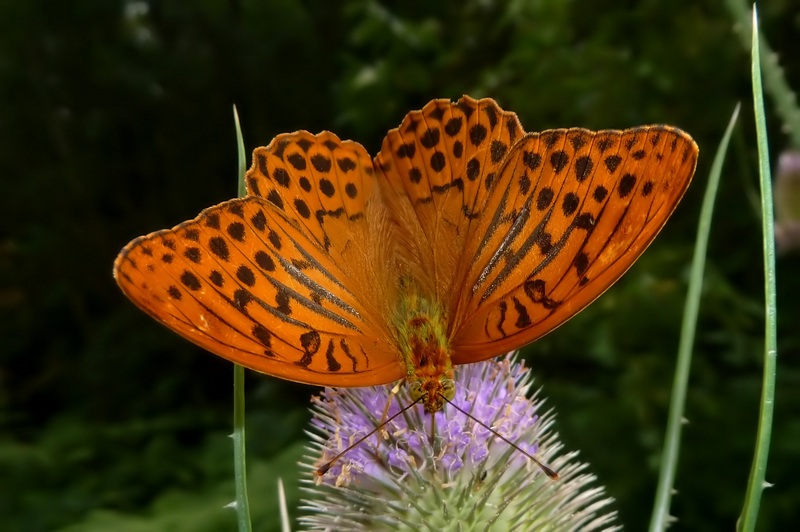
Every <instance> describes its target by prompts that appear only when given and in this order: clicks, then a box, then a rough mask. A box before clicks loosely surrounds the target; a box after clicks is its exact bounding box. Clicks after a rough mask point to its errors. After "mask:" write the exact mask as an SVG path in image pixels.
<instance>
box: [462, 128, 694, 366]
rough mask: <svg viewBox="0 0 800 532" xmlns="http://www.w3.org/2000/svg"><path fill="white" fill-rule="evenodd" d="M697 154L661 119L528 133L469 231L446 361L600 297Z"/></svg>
mask: <svg viewBox="0 0 800 532" xmlns="http://www.w3.org/2000/svg"><path fill="white" fill-rule="evenodd" d="M696 159H697V146H696V145H695V144H694V142H693V141H692V140H691V138H689V137H688V136H687V135H686V134H684V133H683V132H681V131H679V130H677V129H674V128H670V127H666V126H651V127H644V128H636V129H631V130H626V131H600V132H592V131H588V130H585V129H569V130H552V131H546V132H543V133H533V134H529V135H527V136H525V137H524V138H523V139H522V140H521V141H520V142H519V143H518V144H517V145H515V146H514V148H513V149H512V150H511V152H510V153H509V156H508V158H507V160H506V161H505V162H504V166H503V168H502V170H501V171H500V175H499V178H498V179H497V184H496V186H495V187H494V188H493V189H492V192H491V195H490V196H489V197H488V199H487V207H486V209H485V210H486V214H485V215H484V216H482V217H481V219H480V223H478V224H476V225H474V226H473V227H472V232H471V233H470V236H469V237H468V239H467V242H468V243H467V246H468V247H469V250H470V252H471V253H472V256H473V260H472V261H471V262H470V269H469V272H468V274H467V275H466V276H465V277H464V279H463V286H462V288H461V293H462V296H463V297H462V299H461V300H460V303H461V306H460V307H459V308H458V310H457V311H456V313H455V314H454V316H455V317H454V320H455V322H456V323H457V324H458V328H457V330H456V333H455V334H454V341H453V347H454V356H453V360H454V362H455V363H465V362H474V361H476V360H482V359H485V358H490V357H493V356H496V355H498V354H500V353H503V352H506V351H508V350H511V349H515V348H518V347H521V346H523V345H525V344H527V343H529V342H531V341H533V340H535V339H536V338H539V337H541V336H542V335H544V334H546V333H547V332H549V331H551V330H552V329H554V328H555V327H557V326H558V325H560V324H561V323H563V322H564V321H566V320H567V319H569V318H570V317H572V316H573V315H575V314H576V313H577V312H579V311H580V310H581V309H583V308H584V307H585V306H586V305H588V304H589V303H591V302H592V301H593V300H594V299H595V298H596V297H597V296H599V295H600V294H601V293H603V292H604V291H605V290H606V289H607V288H608V287H609V286H610V285H611V284H613V283H614V282H615V281H616V280H617V279H618V278H619V277H620V276H621V275H622V274H623V273H624V272H625V271H626V270H627V269H628V268H629V267H630V266H631V264H632V263H633V262H634V261H635V260H636V258H637V257H638V256H639V255H640V254H641V253H642V251H644V249H645V248H646V247H647V245H648V244H649V243H650V242H651V241H652V240H653V238H654V237H655V235H656V234H657V233H658V231H659V230H660V229H661V227H662V226H663V225H664V223H665V222H666V220H667V217H668V216H669V214H670V213H671V212H672V211H673V209H674V208H675V205H676V204H677V202H678V201H679V200H680V198H681V197H682V196H683V193H684V192H685V190H686V187H687V186H688V184H689V181H690V180H691V177H692V175H693V173H694V167H695V163H696ZM490 205H491V206H492V207H489V206H490ZM492 211H494V212H492Z"/></svg>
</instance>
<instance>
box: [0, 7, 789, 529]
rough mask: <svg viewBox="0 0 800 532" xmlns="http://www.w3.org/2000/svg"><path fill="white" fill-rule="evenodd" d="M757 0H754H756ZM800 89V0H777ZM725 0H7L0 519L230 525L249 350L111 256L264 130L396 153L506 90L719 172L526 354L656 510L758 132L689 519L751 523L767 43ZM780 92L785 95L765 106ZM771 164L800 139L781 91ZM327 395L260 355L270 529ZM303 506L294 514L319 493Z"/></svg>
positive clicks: (613, 491) (611, 464)
mask: <svg viewBox="0 0 800 532" xmlns="http://www.w3.org/2000/svg"><path fill="white" fill-rule="evenodd" d="M731 1H733V0H731ZM760 14H761V17H762V26H763V30H764V34H765V37H766V38H767V39H768V40H769V42H770V44H771V45H772V46H773V48H774V49H775V50H776V51H778V52H779V53H780V52H783V53H782V54H781V55H780V56H779V59H780V61H781V63H782V65H783V67H785V74H786V76H787V78H788V81H789V83H790V84H791V85H793V86H794V87H800V55H798V54H797V53H796V51H797V49H798V45H799V44H798V43H799V41H800V39H799V38H798V35H800V33H799V32H800V15H799V14H798V9H797V7H796V2H794V0H775V1H770V2H767V3H765V5H763V6H762V7H761V12H760ZM734 29H735V23H734V21H733V20H732V18H731V16H730V14H729V12H728V11H727V10H726V4H725V3H724V2H710V1H708V2H697V1H695V0H675V1H671V2H660V1H654V0H652V1H648V0H645V1H638V2H633V1H629V2H625V1H617V2H612V1H610V0H603V1H588V0H586V1H563V0H540V1H517V2H508V3H504V2H485V1H481V0H466V1H464V0H453V1H448V2H437V3H434V2H427V1H426V2H422V1H404V2H388V1H384V2H377V1H375V2H370V1H363V0H348V1H344V2H340V3H337V2H327V1H310V0H308V1H294V0H279V1H263V2H262V1H255V0H252V1H247V0H239V1H237V0H229V1H222V0H204V1H198V2H185V1H178V0H172V1H162V2H153V3H151V4H147V3H144V2H133V1H130V2H122V1H111V0H95V1H90V0H73V1H71V2H54V1H44V0H29V1H26V2H22V1H19V2H11V1H5V2H2V3H0V140H1V141H2V142H0V176H2V189H1V190H0V198H2V206H1V208H0V219H1V220H2V224H0V312H2V315H0V318H1V319H0V335H1V336H0V339H2V344H0V345H1V346H2V347H0V350H1V353H2V359H0V423H1V424H2V426H1V427H0V521H2V522H4V523H6V524H7V526H8V528H7V529H8V530H30V531H38V530H55V529H62V528H63V527H68V526H69V525H72V526H71V527H69V530H167V529H169V530H231V529H233V528H234V520H233V513H232V512H231V511H229V510H223V509H221V506H222V505H223V504H225V503H227V502H229V501H230V500H231V499H232V497H233V489H232V475H233V473H232V458H231V450H230V441H229V439H228V438H227V437H226V435H227V434H228V433H229V432H230V427H231V382H232V371H231V365H230V364H229V363H227V362H225V361H223V360H221V359H218V358H216V357H213V356H211V355H208V354H206V353H203V352H201V351H200V350H199V349H198V348H195V347H194V346H192V345H190V344H189V343H188V342H186V341H184V340H182V339H181V338H179V337H178V336H177V335H174V334H173V333H171V332H169V331H167V330H166V329H164V328H162V327H161V326H159V325H157V324H156V323H155V322H153V321H152V320H150V319H149V318H148V317H146V316H145V315H144V314H143V313H141V312H139V311H138V310H137V309H136V308H135V307H134V306H133V305H132V304H131V303H129V302H128V301H127V300H126V299H125V298H124V297H123V295H122V294H121V292H120V291H119V290H118V289H117V288H116V286H115V284H114V281H113V279H112V277H111V266H112V263H113V261H114V257H115V255H116V253H117V252H118V251H119V249H120V248H121V247H122V246H123V245H125V244H126V243H127V242H128V241H129V240H131V239H132V238H134V237H136V236H139V235H141V234H145V233H148V232H150V231H153V230H156V229H161V228H165V227H171V226H173V225H175V224H176V223H178V222H180V221H183V220H185V219H189V218H192V217H194V216H195V215H196V214H197V213H198V212H199V211H200V210H202V209H203V208H205V207H207V206H210V205H212V204H215V203H218V202H221V201H223V200H226V199H229V198H231V197H233V196H235V194H236V149H235V136H234V126H233V119H232V112H231V107H232V105H233V104H234V103H235V104H236V105H237V106H238V109H239V114H240V116H241V119H242V127H243V132H244V137H245V142H246V146H247V150H248V153H249V151H250V150H251V149H252V148H253V147H255V146H257V145H264V144H266V143H268V142H269V140H270V139H271V138H272V137H273V136H274V135H276V134H278V133H281V132H285V131H293V130H297V129H309V130H311V131H320V130H323V129H330V130H333V131H335V132H337V133H338V134H339V135H340V136H341V137H342V138H353V139H357V140H359V141H361V142H362V143H363V144H364V145H365V146H366V147H367V149H368V150H369V151H370V152H372V153H375V152H376V150H377V149H378V147H379V146H380V141H381V139H382V136H383V135H384V134H385V132H386V131H387V130H388V129H390V128H392V127H395V126H396V125H398V124H399V122H400V120H401V119H402V117H403V115H404V114H405V113H406V112H407V111H410V110H412V109H418V108H420V107H421V106H422V105H424V104H425V103H426V102H427V101H428V100H430V99H432V98H440V97H449V98H457V97H459V96H460V95H462V94H465V93H466V94H470V95H472V96H475V97H480V96H491V97H493V98H495V99H496V100H497V101H498V103H499V104H500V105H501V106H503V107H504V108H506V109H509V110H513V111H516V112H517V113H518V114H519V116H520V119H521V121H522V123H523V125H524V126H525V127H526V129H527V130H529V131H535V130H541V129H545V128H550V127H563V126H584V127H589V128H595V129H596V128H623V127H629V126H634V125H639V124H644V123H651V122H666V123H671V124H674V125H677V126H679V127H681V128H683V129H685V130H686V131H688V132H689V133H691V134H692V135H693V136H694V137H695V138H696V140H697V142H698V144H699V145H700V153H701V155H700V161H699V166H698V173H697V176H696V178H695V183H694V184H693V186H692V187H691V188H690V190H689V192H688V194H687V197H686V198H685V199H684V201H683V203H682V204H681V205H680V206H679V208H678V210H677V211H676V213H675V215H674V216H673V218H672V219H671V221H670V222H669V224H668V225H667V227H666V229H665V231H664V232H663V233H662V235H661V236H660V237H659V239H657V241H656V243H655V244H654V245H653V246H652V248H651V249H650V250H649V251H648V252H647V253H646V254H645V255H644V256H643V258H642V259H641V260H640V261H639V262H638V263H637V265H636V266H635V267H634V268H633V269H632V270H631V271H630V273H629V274H628V275H627V276H626V277H625V278H624V279H623V280H622V281H621V282H620V283H618V285H617V286H615V287H614V288H613V289H612V290H611V291H609V292H608V293H607V294H606V295H605V296H604V297H602V298H601V299H600V300H599V301H598V302H597V303H596V304H594V305H592V306H591V308H590V309H588V310H587V311H585V312H584V313H582V314H581V315H580V316H578V317H577V318H575V319H574V320H572V321H571V322H570V323H568V324H566V325H564V326H563V327H561V328H560V329H559V330H558V331H556V332H554V333H552V334H551V335H549V336H547V337H546V338H545V339H543V340H541V341H539V342H537V343H535V344H534V345H533V346H530V347H529V348H528V349H526V350H525V354H526V357H527V359H528V360H529V363H530V364H531V365H532V366H533V369H534V372H535V375H536V378H537V383H538V384H539V385H542V386H543V387H544V396H546V397H548V398H549V399H548V401H549V404H550V405H551V406H553V407H554V408H556V410H557V412H558V420H557V421H558V424H557V428H558V430H559V431H560V432H561V434H562V437H563V440H564V442H565V444H566V446H567V449H579V450H580V451H581V453H582V454H581V457H582V458H583V459H584V460H586V461H588V462H590V463H591V464H592V467H591V471H592V472H594V473H595V474H597V475H598V477H599V478H600V482H601V483H602V484H604V485H605V486H607V489H608V492H609V493H610V495H612V496H613V497H614V498H616V499H617V501H618V509H619V512H620V516H621V521H622V523H624V524H625V525H626V526H627V527H628V529H630V530H640V529H643V528H644V527H645V525H646V523H647V522H648V519H649V514H650V511H651V508H652V501H653V495H654V489H655V479H656V475H657V467H658V461H659V453H660V447H661V443H662V439H663V431H664V426H665V421H666V414H667V405H668V401H669V395H670V386H671V384H672V373H673V368H674V362H675V352H676V349H677V344H678V332H679V328H680V316H681V313H682V310H683V303H684V296H685V293H686V283H687V272H688V268H689V265H690V260H691V254H692V247H693V241H694V233H695V231H696V224H697V219H698V213H699V205H700V200H701V197H702V194H703V188H704V186H705V183H706V181H707V175H708V171H709V168H710V165H711V160H712V158H713V155H714V153H715V150H716V146H717V143H718V142H719V140H720V138H721V136H722V133H723V131H724V128H725V126H726V124H727V122H728V119H729V117H730V114H731V112H732V111H733V108H734V106H735V104H736V102H738V101H741V102H743V109H742V116H741V121H740V124H739V127H738V129H737V131H736V133H735V136H734V138H733V141H732V143H731V150H730V153H729V155H728V159H727V162H726V166H725V171H724V174H723V181H722V186H721V190H720V193H719V197H718V200H717V211H716V215H715V220H714V226H713V230H712V240H711V243H710V248H709V262H708V267H707V272H706V284H705V288H704V294H703V302H702V308H701V316H700V322H699V326H698V336H697V343H696V348H695V352H694V361H693V367H692V377H691V382H690V389H689V396H688V404H687V412H686V415H687V417H688V419H689V424H688V425H687V426H686V427H685V430H684V437H683V448H682V454H681V460H680V466H679V470H678V476H677V481H676V488H677V490H678V494H677V495H676V496H675V498H674V502H673V507H672V514H673V515H675V516H676V517H677V519H678V521H677V523H676V525H675V526H674V527H673V529H674V530H720V529H728V530H730V529H732V528H733V526H734V523H735V520H736V518H737V516H738V514H739V511H740V508H741V504H742V500H743V497H744V490H745V485H746V479H747V475H748V471H749V467H750V461H751V456H752V450H753V444H754V439H755V429H756V424H757V409H758V404H759V395H760V382H761V367H762V353H763V330H764V321H763V303H762V301H763V295H762V293H763V273H762V258H761V247H762V244H761V238H760V226H759V222H758V210H759V206H758V199H757V193H758V185H757V181H756V172H755V168H756V165H755V158H756V150H755V143H754V133H753V119H752V105H751V103H750V100H751V94H750V82H749V57H748V54H747V52H746V50H744V48H743V47H742V44H741V40H740V38H739V37H738V35H737V34H736V33H735V31H734ZM767 103H768V112H769V113H772V112H773V109H774V108H773V107H772V105H771V102H770V101H768V102H767ZM768 121H769V123H770V126H771V129H770V140H771V143H772V149H773V150H774V151H773V153H772V160H776V158H777V155H778V154H779V152H780V151H781V150H782V149H784V148H785V147H786V144H787V137H786V136H785V135H784V134H783V133H782V132H781V120H780V118H779V117H777V116H775V115H774V114H770V115H769V116H768ZM799 266H800V259H799V258H798V255H797V254H796V253H795V254H787V255H785V256H782V257H781V258H780V259H779V263H778V271H777V275H778V283H779V294H778V304H779V312H778V317H779V349H780V357H779V361H778V362H779V375H778V389H777V399H776V404H775V429H774V433H773V441H772V453H771V457H770V463H769V469H768V473H767V480H768V481H770V482H773V483H775V486H774V487H772V488H770V489H768V490H767V491H766V493H765V495H764V499H763V503H762V510H761V517H760V527H759V528H760V529H761V530H781V529H787V528H789V527H790V524H791V523H793V522H794V523H795V524H797V522H798V520H800V518H798V514H800V512H799V511H798V510H796V506H797V501H798V500H800V483H798V482H797V471H798V468H799V467H800V456H799V455H800V416H798V415H797V412H798V411H800V364H799V363H798V356H800V346H799V345H798V344H799V343H800V331H799V329H800V327H798V323H800V319H799V315H800V303H799V302H798V299H800V298H798V297H797V294H798V288H800V278H798V275H797V271H798V267H799ZM313 391H314V390H313V389H311V388H309V387H304V386H297V385H292V384H289V383H285V382H282V381H279V380H277V379H272V378H268V377H263V376H260V375H255V374H249V375H248V431H249V432H248V452H249V461H248V464H249V466H250V468H251V471H250V480H251V486H250V493H251V501H252V504H253V507H254V519H255V526H256V529H258V530H264V529H267V528H269V527H275V526H277V523H278V516H277V513H276V510H275V508H276V504H277V503H276V482H277V479H278V477H282V478H283V481H284V483H285V484H286V487H287V490H288V492H289V496H290V508H292V509H293V510H294V509H295V508H296V506H297V497H298V496H299V495H298V488H297V484H298V476H299V472H298V468H297V466H296V461H297V459H298V457H299V456H300V455H301V454H302V444H303V441H304V436H303V432H302V431H303V428H304V426H305V422H306V419H307V417H308V414H307V411H306V408H307V406H308V398H309V396H310V395H311V393H312V392H313ZM294 515H297V514H296V511H295V512H294Z"/></svg>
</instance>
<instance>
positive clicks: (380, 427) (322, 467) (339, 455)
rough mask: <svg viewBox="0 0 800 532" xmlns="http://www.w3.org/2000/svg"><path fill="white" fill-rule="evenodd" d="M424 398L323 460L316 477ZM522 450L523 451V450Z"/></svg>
mask: <svg viewBox="0 0 800 532" xmlns="http://www.w3.org/2000/svg"><path fill="white" fill-rule="evenodd" d="M424 398H425V396H424V395H423V396H422V397H420V398H419V399H417V400H416V401H414V402H413V403H411V404H409V405H408V406H405V407H403V408H402V409H401V410H400V411H399V412H397V413H396V414H394V415H392V416H391V417H390V418H389V419H386V420H384V421H383V422H382V423H381V424H380V425H378V426H377V427H375V428H374V429H372V430H371V431H369V433H367V434H366V435H365V436H362V437H360V438H359V439H357V440H356V441H355V442H353V443H351V444H350V445H348V446H347V448H346V449H345V450H344V451H342V452H340V453H339V454H337V455H336V456H334V457H333V458H331V459H330V460H328V461H327V462H325V463H324V464H322V465H321V466H319V467H318V468H317V470H316V471H315V473H316V474H317V476H318V477H321V476H322V475H324V474H325V473H327V472H328V470H329V469H330V468H331V467H333V464H335V463H336V461H337V460H339V458H341V457H342V456H344V455H345V454H347V453H348V452H350V450H351V449H353V448H354V447H357V446H358V445H360V444H361V443H362V442H363V441H364V440H366V439H367V438H369V437H370V436H372V435H373V434H375V433H376V432H378V431H379V430H381V429H382V428H383V427H385V426H386V425H388V424H389V422H390V421H392V420H393V419H394V418H396V417H397V416H399V415H401V414H404V413H405V412H406V410H408V409H409V408H411V407H412V406H414V405H415V404H417V403H419V402H420V401H422V399H424ZM490 430H491V429H490ZM520 450H521V449H520ZM523 452H524V451H523Z"/></svg>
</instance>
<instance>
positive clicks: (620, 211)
mask: <svg viewBox="0 0 800 532" xmlns="http://www.w3.org/2000/svg"><path fill="white" fill-rule="evenodd" d="M697 153H698V150H697V145H696V144H695V143H694V141H693V140H692V139H691V137H689V136H688V135H687V134H686V133H684V132H682V131H680V130H679V129H676V128H673V127H669V126H646V127H638V128H633V129H627V130H624V131H616V130H608V131H598V132H594V131H588V130H586V129H580V128H572V129H555V130H549V131H544V132H542V133H525V131H524V130H523V129H522V125H521V124H520V122H519V120H518V119H517V116H516V114H514V113H511V112H507V111H503V110H502V109H501V108H500V107H498V105H497V104H496V103H495V102H494V100H491V99H488V98H486V99H482V100H474V99H472V98H470V97H467V96H465V97H463V98H461V99H460V100H459V101H458V102H456V103H452V102H450V101H449V100H433V101H432V102H430V103H429V104H428V105H426V106H425V107H424V108H423V109H422V110H421V111H414V112H411V113H409V114H408V115H407V116H406V117H405V119H404V120H403V122H402V124H401V125H400V127H399V128H397V129H393V130H391V131H390V132H389V134H388V135H387V136H386V139H385V140H384V142H383V147H382V148H381V151H380V153H379V154H378V156H377V157H376V158H375V159H374V160H372V159H371V158H370V156H369V155H368V154H367V152H366V150H365V149H364V148H363V147H362V146H361V145H360V144H357V143H355V142H352V141H342V140H339V138H338V137H337V136H336V135H334V134H333V133H330V132H323V133H320V134H318V135H312V134H311V133H309V132H307V131H299V132H296V133H289V134H282V135H278V136H277V137H276V138H275V139H274V140H273V141H272V142H271V143H270V144H269V146H267V147H266V148H263V147H262V148H258V149H256V150H255V152H254V154H253V166H252V167H251V168H250V170H249V171H248V172H247V176H246V179H247V189H248V195H247V197H245V198H242V199H234V200H230V201H226V202H224V203H221V204H219V205H217V206H215V207H211V208H209V209H206V210H204V211H203V212H202V213H200V215H199V216H198V217H197V218H196V219H194V220H190V221H188V222H184V223H182V224H180V225H178V226H176V227H175V228H173V229H167V230H163V231H158V232H155V233H151V234H150V235H147V236H143V237H140V238H137V239H136V240H134V241H132V242H131V243H130V244H128V245H127V246H126V247H125V248H124V249H123V250H122V252H120V254H119V256H118V257H117V260H116V262H115V264H114V275H115V277H116V279H117V282H118V283H119V286H120V288H122V291H123V292H124V293H125V295H127V296H128V297H129V298H130V299H131V300H132V301H133V302H134V303H136V305H138V306H139V307H140V308H141V309H142V310H144V311H145V312H147V313H148V314H150V315H151V316H152V317H153V318H155V319H156V320H158V321H160V322H161V323H163V324H164V325H166V326H167V327H169V328H171V329H172V330H174V331H175V332H177V333H178V334H180V335H182V336H184V337H185V338H187V339H189V340H191V341H192V342H194V343H196V344H197V345H199V346H201V347H203V348H205V349H207V350H209V351H211V352H213V353H216V354H217V355H220V356H222V357H224V358H227V359H229V360H232V361H234V362H236V363H238V364H241V365H243V366H246V367H248V368H251V369H254V370H256V371H260V372H263V373H267V374H269V375H274V376H276V377H280V378H283V379H288V380H292V381H297V382H303V383H308V384H317V385H327V386H371V385H378V384H385V383H389V382H392V381H396V380H398V379H406V380H407V382H408V384H409V386H410V392H411V395H412V398H413V399H421V400H423V402H424V406H425V409H426V411H428V412H436V411H438V410H440V409H441V407H442V404H443V401H444V399H443V397H444V398H452V397H453V395H454V393H455V389H454V383H453V380H452V377H453V365H454V364H467V363H470V362H477V361H480V360H485V359H488V358H491V357H495V356H497V355H500V354H502V353H506V352H508V351H511V350H514V349H517V348H519V347H521V346H524V345H525V344H527V343H529V342H532V341H533V340H536V339H537V338H539V337H541V336H542V335H544V334H546V333H548V332H550V331H552V330H553V329H555V328H556V327H558V326H559V325H561V324H562V323H564V322H565V321H567V320H568V319H569V318H571V317H572V316H574V315H575V314H576V313H577V312H579V311H580V310H581V309H583V308H584V307H585V306H586V305H588V304H589V303H591V302H592V301H593V300H594V299H595V298H596V297H598V296H599V295H600V294H601V293H603V292H604V291H605V290H606V289H607V288H608V287H609V286H611V284H613V283H614V282H615V281H616V280H617V279H619V277H620V276H621V275H622V274H623V273H624V272H625V271H626V270H627V269H628V268H629V267H630V266H631V264H632V263H633V262H634V261H635V260H636V258H637V257H638V256H639V255H640V254H641V253H642V252H643V251H644V249H645V248H646V247H647V246H648V244H650V242H651V241H652V240H653V238H654V237H655V236H656V234H657V233H658V232H659V230H660V229H661V227H662V226H663V225H664V223H665V222H666V220H667V218H668V217H669V216H670V214H671V213H672V211H673V210H674V209H675V206H676V205H677V203H678V201H679V200H680V198H681V197H682V196H683V194H684V192H685V191H686V188H687V186H688V185H689V182H690V180H691V178H692V175H693V174H694V170H695V164H696V161H697Z"/></svg>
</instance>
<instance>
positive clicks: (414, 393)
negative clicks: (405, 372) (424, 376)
mask: <svg viewBox="0 0 800 532" xmlns="http://www.w3.org/2000/svg"><path fill="white" fill-rule="evenodd" d="M408 393H409V394H410V395H411V400H412V401H414V402H416V401H419V400H420V398H421V397H422V396H423V395H425V392H423V391H422V385H421V384H420V383H419V381H414V382H412V383H411V384H409V385H408Z"/></svg>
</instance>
